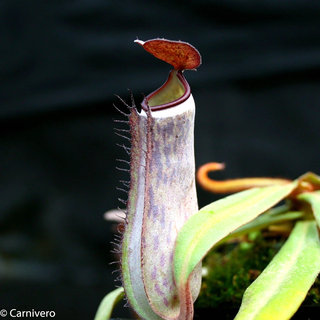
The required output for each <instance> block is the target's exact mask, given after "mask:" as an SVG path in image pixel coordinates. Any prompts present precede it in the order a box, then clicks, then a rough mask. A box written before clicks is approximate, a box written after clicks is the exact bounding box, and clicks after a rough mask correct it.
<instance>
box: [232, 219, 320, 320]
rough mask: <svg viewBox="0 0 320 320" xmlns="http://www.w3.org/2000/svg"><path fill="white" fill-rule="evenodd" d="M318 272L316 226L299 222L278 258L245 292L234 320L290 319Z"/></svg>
mask: <svg viewBox="0 0 320 320" xmlns="http://www.w3.org/2000/svg"><path fill="white" fill-rule="evenodd" d="M319 272H320V242H319V236H318V231H317V227H316V223H315V221H303V222H298V223H297V224H296V226H295V227H294V229H293V231H292V233H291V235H290V237H289V238H288V240H287V241H286V243H285V244H284V245H283V247H282V248H281V250H280V251H279V252H278V254H277V255H276V256H275V257H274V258H273V259H272V261H271V262H270V264H269V265H268V266H267V267H266V269H265V270H264V271H263V272H262V273H261V275H260V276H259V277H258V278H257V279H256V280H255V281H254V282H253V283H252V284H251V285H250V286H249V287H248V288H247V290H246V291H245V293H244V296H243V300H242V304H241V307H240V310H239V313H238V314H237V316H236V318H235V320H242V319H244V320H251V319H252V320H253V319H254V320H264V319H265V320H273V319H275V320H276V319H281V320H286V319H290V318H291V316H292V315H293V314H294V313H295V312H296V311H297V309H298V308H299V306H300V304H301V303H302V301H303V300H304V299H305V297H306V295H307V292H308V290H309V289H310V287H311V286H312V284H313V282H314V281H315V279H316V277H317V275H318V273H319Z"/></svg>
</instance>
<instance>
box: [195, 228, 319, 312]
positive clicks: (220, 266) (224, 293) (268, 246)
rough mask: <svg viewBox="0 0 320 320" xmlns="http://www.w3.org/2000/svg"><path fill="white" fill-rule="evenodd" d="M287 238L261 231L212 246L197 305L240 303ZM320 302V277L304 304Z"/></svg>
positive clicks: (209, 305) (237, 304) (207, 306)
mask: <svg viewBox="0 0 320 320" xmlns="http://www.w3.org/2000/svg"><path fill="white" fill-rule="evenodd" d="M283 243H284V239H279V238H278V239H274V238H272V239H271V238H267V239H265V238H263V236H262V235H261V233H260V232H258V233H255V234H249V235H248V238H247V241H243V242H240V243H237V244H225V245H223V246H221V247H219V248H218V249H216V250H212V251H211V252H210V253H209V254H208V255H207V257H206V258H205V260H204V262H203V267H204V270H205V271H206V273H207V274H206V275H204V276H203V282H202V288H201V292H200V296H199V298H198V299H197V301H196V303H195V307H196V308H209V307H211V308H212V307H218V306H220V307H223V306H227V305H228V306H230V304H231V305H233V306H239V305H240V304H241V300H242V296H243V293H244V291H245V289H246V288H247V287H248V286H249V285H250V284H251V283H252V282H253V281H254V280H255V279H256V278H257V277H258V276H259V274H260V273H261V272H262V270H263V269H264V268H265V267H266V266H267V265H268V263H269V262H270V261H271V259H272V258H273V257H274V255H275V254H276V253H277V252H278V250H279V249H280V247H281V245H282V244H283ZM318 303H320V279H319V278H318V279H317V281H316V282H315V284H314V285H313V287H312V288H311V289H310V291H309V294H308V296H307V298H306V300H305V302H304V304H307V305H310V304H318Z"/></svg>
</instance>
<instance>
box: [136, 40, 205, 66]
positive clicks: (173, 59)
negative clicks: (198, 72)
mask: <svg viewBox="0 0 320 320" xmlns="http://www.w3.org/2000/svg"><path fill="white" fill-rule="evenodd" d="M134 42H135V43H138V44H140V45H141V46H142V47H143V48H144V49H145V50H146V51H148V52H149V53H151V54H152V55H154V56H155V57H156V58H158V59H160V60H162V61H165V62H167V63H169V64H171V65H172V66H173V68H174V69H175V70H180V71H182V70H187V69H189V70H192V69H196V68H197V67H199V66H200V65H201V55H200V53H199V51H198V50H197V49H196V48H195V47H194V46H192V45H191V44H189V43H187V42H183V41H172V40H167V39H152V40H148V41H142V40H139V39H137V40H135V41H134Z"/></svg>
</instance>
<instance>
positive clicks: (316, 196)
mask: <svg viewBox="0 0 320 320" xmlns="http://www.w3.org/2000/svg"><path fill="white" fill-rule="evenodd" d="M298 200H303V201H306V202H308V203H309V204H310V205H311V208H312V211H313V214H314V217H315V218H316V221H317V223H318V226H320V191H314V192H305V193H301V194H299V195H298Z"/></svg>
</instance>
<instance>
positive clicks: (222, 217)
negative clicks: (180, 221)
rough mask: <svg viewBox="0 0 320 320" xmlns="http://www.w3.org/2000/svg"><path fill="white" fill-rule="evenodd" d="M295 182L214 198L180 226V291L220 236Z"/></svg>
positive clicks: (274, 200)
mask: <svg viewBox="0 0 320 320" xmlns="http://www.w3.org/2000/svg"><path fill="white" fill-rule="evenodd" d="M296 186H297V183H296V182H293V183H289V184H286V185H280V186H279V185H278V186H271V187H264V188H254V189H249V190H246V191H243V192H240V193H237V194H234V195H231V196H228V197H226V198H224V199H221V200H218V201H216V202H213V203H212V204H210V205H208V206H206V207H204V208H202V209H201V210H200V211H199V212H198V213H197V214H195V215H193V216H192V217H191V218H190V219H189V220H188V221H187V222H186V223H185V225H184V226H183V227H182V229H181V230H180V232H179V234H178V237H177V240H176V248H175V255H174V275H175V279H176V283H177V286H178V288H179V292H180V293H182V291H183V290H184V289H185V288H186V286H187V282H188V278H189V276H190V274H191V272H192V270H193V269H194V268H195V266H196V265H197V264H198V263H199V262H200V261H201V260H202V259H203V257H204V256H205V254H206V253H207V252H208V251H209V250H210V249H211V248H212V247H213V246H214V245H215V244H216V243H218V242H219V241H220V240H221V239H223V238H225V237H226V236H228V235H229V234H230V233H231V232H233V231H234V230H236V229H238V228H239V227H241V226H242V225H244V224H246V223H248V222H249V221H251V220H253V219H254V218H256V217H257V216H258V215H259V214H261V213H262V212H264V211H266V210H268V209H269V208H270V207H272V206H274V205H275V204H277V203H278V202H279V201H281V200H282V199H283V198H285V197H286V196H287V195H289V194H290V193H291V192H292V191H293V190H294V189H295V187H296Z"/></svg>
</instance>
